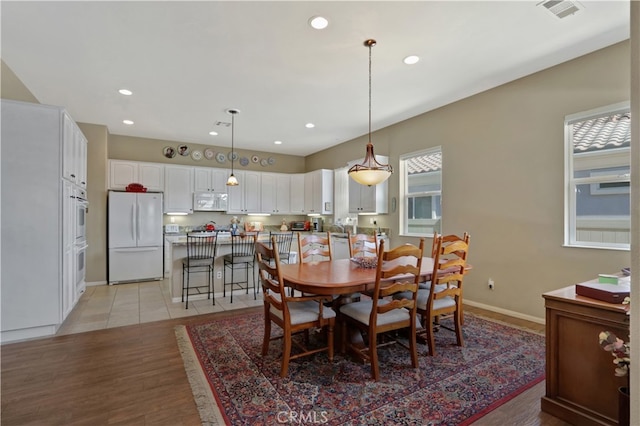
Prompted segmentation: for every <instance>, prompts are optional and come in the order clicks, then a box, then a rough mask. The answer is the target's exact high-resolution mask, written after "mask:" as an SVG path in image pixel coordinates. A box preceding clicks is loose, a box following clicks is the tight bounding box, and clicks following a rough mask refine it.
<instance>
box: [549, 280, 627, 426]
mask: <svg viewBox="0 0 640 426" xmlns="http://www.w3.org/2000/svg"><path fill="white" fill-rule="evenodd" d="M543 297H544V299H545V308H546V341H547V343H546V344H547V347H546V349H547V354H546V355H547V357H546V361H547V365H546V395H545V396H544V397H543V398H542V401H541V408H542V411H545V412H547V413H550V414H552V415H554V416H556V417H558V418H561V419H563V420H564V421H566V422H568V423H571V424H574V425H581V426H582V425H585V426H587V425H617V424H618V387H620V386H625V385H626V383H627V382H626V378H625V377H616V376H615V374H614V365H613V357H612V356H611V353H609V352H606V351H604V350H603V349H602V348H601V347H600V345H599V342H598V335H599V334H600V332H601V331H606V330H608V331H611V332H613V333H615V334H616V335H617V336H618V337H620V338H621V339H625V340H626V339H628V336H629V317H628V316H627V315H626V312H625V309H624V305H620V304H611V303H606V302H601V301H598V300H595V299H590V298H587V297H583V296H579V295H576V292H575V286H570V287H565V288H562V289H560V290H555V291H552V292H549V293H545V294H543Z"/></svg>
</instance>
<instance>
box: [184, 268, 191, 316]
mask: <svg viewBox="0 0 640 426" xmlns="http://www.w3.org/2000/svg"><path fill="white" fill-rule="evenodd" d="M190 275H191V274H190V273H189V270H188V269H187V292H186V295H185V301H186V302H187V303H186V306H185V309H189V276H190Z"/></svg>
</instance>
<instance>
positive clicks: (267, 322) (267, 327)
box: [262, 302, 271, 356]
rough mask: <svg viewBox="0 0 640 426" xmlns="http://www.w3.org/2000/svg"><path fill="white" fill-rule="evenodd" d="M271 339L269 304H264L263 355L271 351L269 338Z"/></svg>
mask: <svg viewBox="0 0 640 426" xmlns="http://www.w3.org/2000/svg"><path fill="white" fill-rule="evenodd" d="M270 339H271V318H269V304H268V303H266V302H265V304H264V338H263V340H262V356H265V355H267V352H268V351H269V340H270Z"/></svg>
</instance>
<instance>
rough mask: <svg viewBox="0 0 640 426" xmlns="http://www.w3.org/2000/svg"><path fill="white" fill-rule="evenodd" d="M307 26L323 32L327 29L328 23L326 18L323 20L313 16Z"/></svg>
mask: <svg viewBox="0 0 640 426" xmlns="http://www.w3.org/2000/svg"><path fill="white" fill-rule="evenodd" d="M309 25H311V27H312V28H315V29H316V30H323V29H325V28H327V25H329V21H328V20H327V18H324V17H322V16H314V17H312V18H311V19H309Z"/></svg>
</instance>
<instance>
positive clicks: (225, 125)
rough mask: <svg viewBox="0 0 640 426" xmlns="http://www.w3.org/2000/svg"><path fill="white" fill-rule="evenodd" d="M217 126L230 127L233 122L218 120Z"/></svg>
mask: <svg viewBox="0 0 640 426" xmlns="http://www.w3.org/2000/svg"><path fill="white" fill-rule="evenodd" d="M216 126H224V127H230V126H231V123H229V122H228V121H216Z"/></svg>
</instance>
